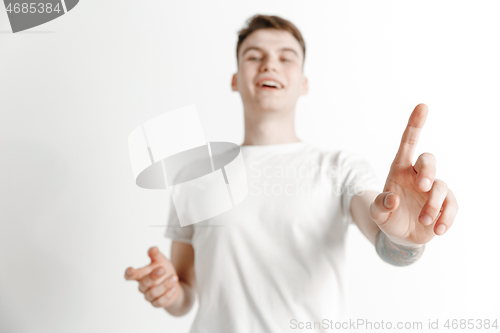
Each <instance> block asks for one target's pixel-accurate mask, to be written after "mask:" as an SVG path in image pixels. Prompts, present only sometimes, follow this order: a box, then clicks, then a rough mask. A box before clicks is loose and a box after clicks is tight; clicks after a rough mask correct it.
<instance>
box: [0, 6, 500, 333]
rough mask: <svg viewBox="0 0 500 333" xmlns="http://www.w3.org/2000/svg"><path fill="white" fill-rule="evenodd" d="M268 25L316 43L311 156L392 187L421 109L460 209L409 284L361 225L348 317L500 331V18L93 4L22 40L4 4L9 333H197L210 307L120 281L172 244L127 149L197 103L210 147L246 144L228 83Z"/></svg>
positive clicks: (2, 217) (3, 261)
mask: <svg viewBox="0 0 500 333" xmlns="http://www.w3.org/2000/svg"><path fill="white" fill-rule="evenodd" d="M257 13H261V14H268V15H279V16H282V17H283V18H286V19H288V20H290V21H291V22H293V23H294V24H295V25H296V26H297V27H298V28H299V29H300V30H301V32H302V34H303V36H304V38H305V41H306V47H307V51H306V52H307V53H306V64H305V74H306V76H307V77H308V78H309V82H310V92H309V94H308V95H307V96H303V97H301V98H300V99H299V102H298V105H297V118H296V125H297V133H298V136H299V137H300V138H301V139H302V140H304V141H308V142H312V143H315V144H317V145H319V146H322V147H325V148H328V149H346V150H351V151H355V152H358V153H360V154H362V155H364V156H365V157H366V158H367V159H368V160H369V161H370V162H371V163H372V165H373V167H374V168H375V170H376V172H377V173H378V175H379V177H380V178H381V179H383V180H384V181H385V177H386V176H387V172H388V171H389V167H390V164H391V163H392V160H393V158H394V156H395V154H396V151H397V148H398V146H399V142H400V139H401V135H402V133H403V131H404V129H405V126H406V123H407V121H408V117H409V115H410V113H411V112H412V110H413V108H414V107H415V106H416V105H417V104H418V103H426V104H427V105H428V107H429V114H428V118H427V123H426V125H425V127H424V129H423V131H422V133H421V137H420V141H419V143H418V146H417V149H416V152H415V155H414V161H415V160H416V159H417V157H418V155H420V154H421V153H423V152H431V153H433V154H434V155H435V156H436V158H437V161H438V166H437V178H440V179H443V180H444V181H445V182H446V183H447V184H448V186H449V187H450V188H451V189H452V190H453V191H454V193H455V195H456V197H457V199H458V202H459V206H460V210H459V213H458V216H457V217H456V219H455V223H454V225H453V227H452V228H451V229H450V230H449V231H448V232H447V233H446V234H445V235H444V236H437V237H435V238H434V239H433V240H432V241H431V242H430V243H429V244H428V245H427V248H426V250H425V254H424V256H423V257H422V259H421V260H420V261H419V262H418V263H416V264H414V265H413V266H410V267H405V268H401V267H393V266H390V265H388V264H386V263H384V262H383V261H382V260H381V259H379V258H378V256H377V254H376V252H375V250H374V248H373V246H372V245H371V243H369V241H367V240H366V239H365V238H364V236H363V235H362V234H361V233H360V232H359V230H358V229H357V228H356V227H355V226H351V227H350V229H349V240H348V249H347V250H348V258H347V259H348V263H349V309H350V317H351V318H353V319H357V318H364V319H369V320H372V321H379V322H380V321H381V320H384V321H389V320H390V321H394V322H395V321H406V320H410V321H417V320H421V321H423V322H424V325H427V322H428V320H429V319H432V320H435V319H438V318H439V320H440V324H441V325H442V323H443V322H444V320H445V319H447V318H450V319H490V320H491V319H494V318H496V319H499V320H500V300H499V296H500V284H499V283H498V281H500V272H499V259H498V255H499V252H500V251H499V236H498V235H499V232H500V223H499V222H500V219H499V214H498V207H499V206H498V199H499V194H498V193H499V192H498V191H499V185H500V184H499V180H498V167H499V158H498V155H497V154H498V153H497V152H498V143H499V139H498V124H499V122H498V120H499V117H498V114H499V112H500V102H499V98H498V96H499V92H500V80H499V77H500V65H499V64H500V62H499V61H498V59H500V47H499V43H498V41H499V32H500V20H498V17H499V15H500V4H499V3H498V2H497V1H474V2H473V1H467V2H465V1H446V2H445V1H418V2H409V1H355V2H354V1H314V2H306V1H301V2H300V1H290V0H287V1H272V2H271V1H267V0H266V1H252V2H242V1H152V0H146V1H123V0H121V1H118V0H108V1H91V0H82V1H81V2H80V3H79V4H78V5H77V6H76V7H75V8H74V9H73V10H72V11H70V12H69V13H68V14H66V15H64V16H62V17H60V18H58V19H56V20H54V21H51V22H48V23H46V24H44V25H41V26H38V27H35V28H33V29H30V30H27V31H25V32H21V33H17V34H12V33H11V32H10V25H9V22H8V19H7V14H6V12H5V10H4V8H3V7H0V30H1V31H2V33H1V34H0V113H1V118H0V168H1V169H0V170H1V172H0V195H1V197H0V205H1V208H0V331H2V332H52V333H53V332H138V331H140V332H146V331H147V332H187V331H188V329H189V327H190V323H191V322H192V320H193V318H194V315H195V312H196V310H197V304H196V305H195V308H193V310H192V311H191V312H190V313H189V314H188V315H186V316H184V317H180V318H179V317H173V316H171V315H170V314H168V313H166V312H165V311H164V310H163V309H157V308H154V307H153V306H152V305H151V304H150V303H149V302H147V301H145V299H144V297H143V295H142V294H141V293H140V292H139V291H138V289H137V282H135V281H125V279H124V278H123V274H124V271H125V269H126V268H127V267H128V266H133V267H136V268H137V267H141V266H143V265H146V264H148V263H149V258H148V256H147V250H148V249H149V248H150V247H151V246H153V245H156V246H158V247H159V248H160V249H161V250H162V251H163V252H164V253H166V254H167V255H168V256H169V255H170V244H171V243H170V240H169V239H167V238H165V237H164V235H163V234H164V230H165V229H164V227H151V226H162V225H164V224H165V217H166V215H167V208H168V207H167V206H166V202H167V200H168V193H167V192H166V191H161V190H145V189H141V188H139V187H137V186H136V185H135V183H134V179H133V175H132V170H131V167H130V161H129V156H128V146H127V138H128V134H129V133H130V132H131V131H132V129H134V128H135V127H136V126H139V125H140V124H141V123H142V122H144V121H146V120H148V119H150V118H152V117H154V116H156V115H159V114H162V113H164V112H167V111H170V110H173V109H175V108H178V107H182V106H186V105H190V104H196V107H197V108H198V111H199V115H200V119H201V121H202V124H203V128H204V131H205V136H206V138H207V139H208V140H210V141H230V142H235V143H238V144H240V143H241V142H242V140H243V107H242V104H241V99H240V96H239V94H238V93H236V92H232V91H231V89H230V82H231V76H232V74H233V73H234V72H235V71H236V57H235V49H236V42H237V31H238V30H239V29H241V28H242V27H243V26H244V22H245V20H246V19H248V18H249V17H251V16H252V15H254V14H257ZM242 315H245V314H242ZM332 319H334V318H332ZM499 324H500V323H499ZM423 331H425V330H420V331H419V332H423ZM489 331H492V330H489Z"/></svg>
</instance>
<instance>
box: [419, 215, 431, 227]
mask: <svg viewBox="0 0 500 333" xmlns="http://www.w3.org/2000/svg"><path fill="white" fill-rule="evenodd" d="M419 220H420V223H422V224H423V225H429V224H431V223H432V218H431V217H430V216H429V215H427V214H422V215H420V217H419Z"/></svg>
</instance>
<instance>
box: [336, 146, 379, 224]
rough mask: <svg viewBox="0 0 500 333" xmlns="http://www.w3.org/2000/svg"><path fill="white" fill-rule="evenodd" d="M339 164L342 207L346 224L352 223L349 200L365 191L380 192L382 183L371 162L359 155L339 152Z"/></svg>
mask: <svg viewBox="0 0 500 333" xmlns="http://www.w3.org/2000/svg"><path fill="white" fill-rule="evenodd" d="M339 164H340V165H339V166H340V168H341V171H342V176H343V181H342V194H341V200H342V209H343V212H344V214H343V215H344V218H345V223H346V225H349V224H351V223H354V220H353V218H352V215H351V200H352V198H353V197H354V196H355V195H356V194H362V193H364V192H365V191H369V190H371V191H376V192H379V193H381V192H382V191H383V188H384V185H383V183H382V182H381V180H380V178H379V177H378V175H377V174H376V172H375V170H374V169H373V168H372V166H371V164H370V163H369V162H368V161H367V160H366V159H365V158H364V157H363V156H361V155H359V154H356V153H353V152H346V151H343V152H341V158H340V159H339Z"/></svg>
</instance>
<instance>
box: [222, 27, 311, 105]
mask: <svg viewBox="0 0 500 333" xmlns="http://www.w3.org/2000/svg"><path fill="white" fill-rule="evenodd" d="M238 56H239V61H238V72H237V73H236V74H234V75H233V80H232V83H231V87H232V90H233V91H238V92H239V93H240V95H241V99H242V101H243V106H244V108H245V112H252V111H273V112H294V111H295V105H296V104H297V99H298V98H299V96H301V95H305V94H307V92H308V82H307V78H306V77H304V74H303V71H302V67H303V66H302V64H303V61H304V55H303V53H302V48H301V47H300V44H299V42H298V41H297V40H296V39H295V38H294V37H293V35H292V34H291V33H289V32H288V31H281V30H276V29H259V30H256V31H254V32H252V33H251V34H250V35H248V37H247V38H246V39H245V40H244V41H243V43H242V44H241V47H240V51H239V54H238ZM266 79H267V80H270V81H275V82H276V83H277V84H274V85H276V86H278V87H277V88H271V87H266V85H273V82H265V81H264V82H263V80H266ZM267 80H266V81H267ZM262 83H264V85H262Z"/></svg>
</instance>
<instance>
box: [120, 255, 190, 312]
mask: <svg viewBox="0 0 500 333" xmlns="http://www.w3.org/2000/svg"><path fill="white" fill-rule="evenodd" d="M148 255H149V257H150V258H151V263H150V264H149V265H147V266H144V267H142V268H139V269H137V270H136V269H134V268H132V267H129V268H127V270H126V271H125V279H126V280H136V281H137V282H139V291H140V292H141V293H143V294H144V297H145V298H146V300H147V301H149V302H151V304H152V305H153V306H154V307H158V308H159V307H162V308H163V307H167V306H169V305H171V304H173V303H175V302H176V301H177V300H178V299H179V298H180V295H181V292H182V288H181V285H180V283H179V277H178V276H177V272H176V270H175V267H174V266H173V265H172V263H171V262H170V260H168V259H167V257H165V256H164V255H163V254H162V253H161V252H160V250H158V248H157V247H156V246H154V247H152V248H150V249H149V251H148Z"/></svg>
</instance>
